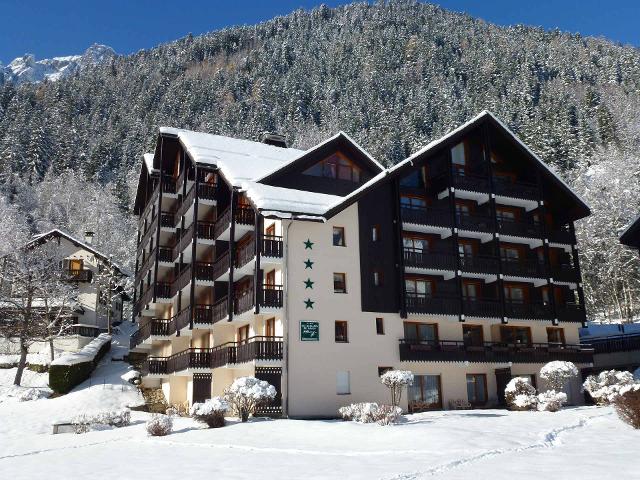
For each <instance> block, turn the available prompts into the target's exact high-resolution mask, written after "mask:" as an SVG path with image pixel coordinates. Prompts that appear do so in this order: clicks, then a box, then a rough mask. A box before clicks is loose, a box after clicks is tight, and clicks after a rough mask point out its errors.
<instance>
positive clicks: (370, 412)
mask: <svg viewBox="0 0 640 480" xmlns="http://www.w3.org/2000/svg"><path fill="white" fill-rule="evenodd" d="M338 413H339V414H340V416H341V417H342V419H343V420H346V421H350V422H357V423H378V424H380V425H390V424H392V423H395V422H397V421H398V419H399V418H400V416H401V415H402V409H401V408H400V407H395V406H392V405H378V404H377V403H352V404H351V405H347V406H346V407H342V408H340V409H338Z"/></svg>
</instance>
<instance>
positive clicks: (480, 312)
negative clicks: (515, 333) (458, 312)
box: [462, 298, 502, 318]
mask: <svg viewBox="0 0 640 480" xmlns="http://www.w3.org/2000/svg"><path fill="white" fill-rule="evenodd" d="M462 313H464V314H465V315H467V316H470V317H482V318H500V317H502V306H501V305H500V302H499V301H498V300H490V299H479V298H464V299H463V300H462Z"/></svg>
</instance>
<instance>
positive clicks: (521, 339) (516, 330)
mask: <svg viewBox="0 0 640 480" xmlns="http://www.w3.org/2000/svg"><path fill="white" fill-rule="evenodd" d="M500 339H501V341H502V342H503V343H508V344H510V345H531V328H529V327H511V326H505V325H503V326H501V327H500Z"/></svg>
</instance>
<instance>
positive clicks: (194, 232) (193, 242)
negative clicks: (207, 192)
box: [178, 163, 198, 330]
mask: <svg viewBox="0 0 640 480" xmlns="http://www.w3.org/2000/svg"><path fill="white" fill-rule="evenodd" d="M193 171H194V178H193V181H194V183H193V188H195V190H194V192H195V193H196V195H195V196H194V200H193V222H192V225H193V229H192V234H191V287H190V291H189V297H190V298H189V304H190V305H191V306H192V307H193V304H194V303H195V301H196V253H197V247H198V164H197V163H196V164H195V166H194V169H193ZM184 183H185V185H186V183H187V182H186V178H185V182H184ZM179 311H180V310H178V312H179ZM189 329H190V330H193V308H192V309H191V312H190V315H189Z"/></svg>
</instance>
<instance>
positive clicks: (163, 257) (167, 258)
mask: <svg viewBox="0 0 640 480" xmlns="http://www.w3.org/2000/svg"><path fill="white" fill-rule="evenodd" d="M174 260H175V257H174V256H173V248H171V247H159V248H158V261H159V262H165V263H173V261H174Z"/></svg>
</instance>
